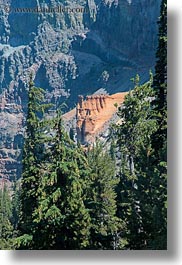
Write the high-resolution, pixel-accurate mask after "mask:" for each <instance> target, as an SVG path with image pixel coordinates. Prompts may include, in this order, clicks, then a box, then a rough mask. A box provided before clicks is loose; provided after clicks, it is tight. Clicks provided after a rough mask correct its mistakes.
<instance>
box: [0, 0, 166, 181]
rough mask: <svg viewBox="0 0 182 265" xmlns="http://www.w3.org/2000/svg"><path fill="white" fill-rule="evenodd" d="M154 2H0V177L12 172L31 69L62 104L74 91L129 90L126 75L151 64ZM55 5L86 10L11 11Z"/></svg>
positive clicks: (16, 173) (16, 167)
mask: <svg viewBox="0 0 182 265" xmlns="http://www.w3.org/2000/svg"><path fill="white" fill-rule="evenodd" d="M160 2H161V1H156V0H130V1H129V0H78V1H73V0H68V1H62V0H44V1H40V0H32V1H29V0H22V1H19V0H1V3H0V4H1V5H0V102H1V106H0V123H1V124H2V125H1V127H0V174H1V176H3V177H5V178H9V179H10V180H12V179H14V178H19V177H20V172H21V170H20V169H21V165H20V161H21V149H22V142H23V140H22V135H23V130H24V126H23V125H24V119H25V115H26V108H27V89H28V85H27V84H28V79H29V73H30V72H33V73H34V76H35V80H34V81H35V85H36V86H39V87H42V88H44V89H45V90H46V97H47V101H49V102H52V103H56V104H59V103H61V102H66V104H67V105H68V106H69V108H73V106H74V104H75V103H76V101H77V97H78V95H79V94H82V95H84V96H86V95H87V94H93V93H95V92H96V91H97V90H99V89H100V88H104V89H105V90H106V91H107V92H108V93H109V94H113V93H117V92H120V91H127V90H129V89H130V88H131V82H130V78H132V77H134V76H135V75H136V74H137V73H138V74H139V75H140V77H141V82H144V81H146V80H147V79H148V72H149V69H153V67H154V64H155V48H156V45H157V23H156V22H157V19H158V16H159V9H160ZM60 5H62V6H69V7H76V6H78V5H79V6H81V7H85V8H87V12H86V13H76V12H75V13H74V12H70V13H67V12H63V13H59V12H51V13H49V12H39V13H32V12H14V11H15V9H16V8H35V7H41V8H45V7H54V8H55V7H57V6H60ZM7 6H8V7H9V8H10V9H9V11H11V12H7V10H6V8H5V7H7ZM90 88H91V89H90ZM103 104H104V103H103ZM100 108H101V106H100ZM100 111H101V112H102V108H101V110H100ZM87 118H88V117H87ZM92 123H93V120H92V122H91V123H90V126H91V124H92ZM85 126H86V128H87V127H88V122H87V123H86V125H85ZM92 126H93V125H92ZM94 126H95V125H94ZM94 126H93V132H95V130H96V129H95V127H94ZM84 130H85V129H84ZM17 141H18V142H17ZM17 144H18V148H16V146H17Z"/></svg>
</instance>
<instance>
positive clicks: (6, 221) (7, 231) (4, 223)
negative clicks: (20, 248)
mask: <svg viewBox="0 0 182 265" xmlns="http://www.w3.org/2000/svg"><path fill="white" fill-rule="evenodd" d="M11 218H12V204H11V198H10V195H9V191H8V188H7V186H6V185H5V184H4V185H3V187H2V189H0V249H1V250H8V249H13V240H12V238H13V226H12V224H11Z"/></svg>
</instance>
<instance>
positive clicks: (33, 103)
mask: <svg viewBox="0 0 182 265" xmlns="http://www.w3.org/2000/svg"><path fill="white" fill-rule="evenodd" d="M44 94H45V92H44V90H43V89H41V88H37V87H34V84H33V80H32V75H31V76H30V82H29V92H28V99H29V100H28V110H27V125H26V137H25V143H24V149H23V173H22V181H21V193H20V200H21V211H20V221H19V227H18V229H19V231H20V236H23V235H24V234H25V235H28V236H29V238H30V237H32V233H33V232H34V224H33V218H32V213H33V212H34V210H35V208H36V206H37V197H38V193H39V189H38V188H39V183H40V180H41V177H42V174H41V170H40V169H41V164H42V161H43V157H44V156H45V155H46V154H45V143H46V142H47V141H48V139H47V135H46V134H45V130H46V129H47V126H48V121H47V120H46V119H45V118H44V114H45V113H46V111H47V110H48V109H49V108H50V107H51V105H50V104H45V103H44V101H45V100H44ZM22 238H23V237H22ZM18 240H19V241H21V240H20V238H19V239H18ZM24 242H25V241H24V240H22V249H23V248H24V246H23V244H24ZM32 244H33V243H32ZM19 245H20V244H19ZM20 248H21V247H20ZM25 248H26V247H25Z"/></svg>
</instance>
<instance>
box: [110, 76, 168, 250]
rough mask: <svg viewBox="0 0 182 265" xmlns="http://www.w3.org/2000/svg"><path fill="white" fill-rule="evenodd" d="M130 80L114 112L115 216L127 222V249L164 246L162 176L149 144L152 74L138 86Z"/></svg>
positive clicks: (152, 129) (153, 120) (154, 128)
mask: <svg viewBox="0 0 182 265" xmlns="http://www.w3.org/2000/svg"><path fill="white" fill-rule="evenodd" d="M134 82H135V88H134V90H133V91H130V92H129V94H128V95H127V96H126V98H125V102H124V104H123V106H122V108H120V109H119V111H118V115H119V117H120V119H121V120H122V123H121V125H118V126H116V127H115V128H116V135H117V138H118V141H117V143H118V147H119V150H120V152H121V165H120V172H119V174H118V177H119V178H120V182H119V185H118V186H117V195H118V197H117V206H118V208H117V215H118V217H119V218H121V220H123V221H124V222H125V223H126V224H127V229H126V230H125V234H124V235H125V236H126V238H127V239H128V248H129V249H165V248H166V244H165V240H164V238H165V236H166V230H165V227H166V198H167V194H166V177H165V174H162V172H163V168H162V167H164V164H163V163H162V160H161V161H160V163H159V164H155V161H156V152H155V149H154V148H153V146H152V136H153V134H155V133H156V132H157V130H158V123H157V120H156V118H155V116H154V115H153V109H152V100H153V97H154V92H153V88H152V84H153V79H152V75H151V77H150V80H149V82H147V83H145V84H144V85H139V77H138V76H137V77H136V78H135V79H134ZM158 240H160V242H159V241H158Z"/></svg>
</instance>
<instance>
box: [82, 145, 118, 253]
mask: <svg viewBox="0 0 182 265" xmlns="http://www.w3.org/2000/svg"><path fill="white" fill-rule="evenodd" d="M88 161H89V165H90V168H91V173H90V175H89V181H88V190H87V207H88V208H89V211H90V216H91V235H90V249H117V248H118V247H119V245H120V244H121V242H120V241H119V236H118V233H119V231H120V229H121V228H122V225H123V224H122V223H119V220H118V219H117V217H116V193H115V187H116V184H117V179H116V177H115V168H114V162H113V161H112V159H111V157H110V155H109V154H108V153H107V152H106V151H104V150H103V146H102V145H101V144H100V143H99V142H96V145H95V146H93V147H92V148H91V149H90V150H89V151H88Z"/></svg>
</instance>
